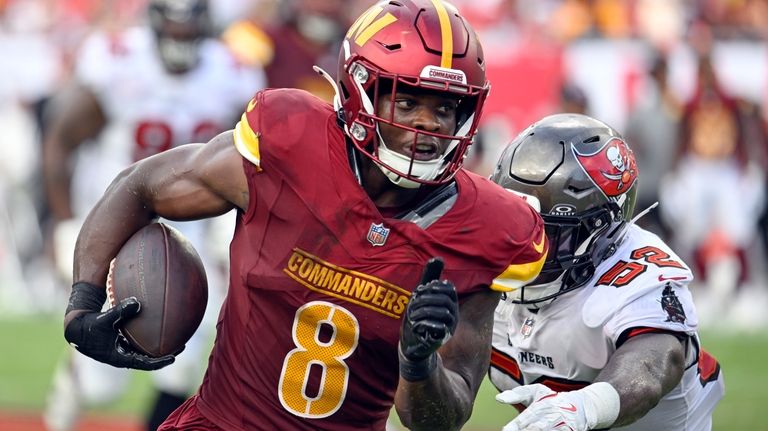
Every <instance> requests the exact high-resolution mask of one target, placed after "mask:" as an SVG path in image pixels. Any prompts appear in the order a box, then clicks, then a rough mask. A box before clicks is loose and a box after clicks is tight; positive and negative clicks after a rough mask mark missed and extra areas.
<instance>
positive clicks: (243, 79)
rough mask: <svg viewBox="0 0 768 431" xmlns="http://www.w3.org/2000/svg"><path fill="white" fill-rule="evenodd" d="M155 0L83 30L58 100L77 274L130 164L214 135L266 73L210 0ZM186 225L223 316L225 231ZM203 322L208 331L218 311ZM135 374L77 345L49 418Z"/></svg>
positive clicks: (153, 421)
mask: <svg viewBox="0 0 768 431" xmlns="http://www.w3.org/2000/svg"><path fill="white" fill-rule="evenodd" d="M148 8H149V9H148V13H149V14H148V21H149V25H148V26H142V27H133V28H129V29H127V30H125V31H122V32H119V33H106V32H97V33H95V34H93V35H92V36H91V37H90V38H89V39H88V40H86V41H85V43H84V45H83V47H82V49H81V52H80V54H79V58H78V63H77V65H76V73H75V80H74V82H73V83H72V85H70V86H69V88H66V89H64V90H63V91H62V93H61V94H60V95H58V96H57V98H56V100H54V102H53V106H52V108H51V112H50V119H49V121H50V122H49V127H48V130H47V133H46V134H45V137H44V138H45V141H44V174H45V182H46V186H47V196H48V202H49V205H50V208H51V211H52V214H53V216H54V219H55V221H56V227H55V229H54V232H55V235H54V238H53V240H54V243H55V249H56V259H57V265H58V266H59V268H61V271H62V273H65V274H68V275H69V276H70V277H71V268H72V257H71V256H72V253H73V251H74V245H75V238H76V234H77V231H78V230H79V228H80V225H81V224H82V223H83V220H84V218H85V215H86V214H87V211H88V210H89V209H90V208H91V207H92V206H93V205H94V204H95V203H96V202H97V201H98V199H99V198H100V197H101V195H102V194H103V193H104V191H105V190H106V188H107V186H108V185H109V182H110V181H111V179H112V178H113V177H114V176H115V175H116V174H117V173H118V172H120V170H122V169H124V168H125V167H127V166H128V165H130V164H131V163H133V162H135V161H138V160H141V159H144V158H146V157H149V156H152V155H154V154H157V153H160V152H163V151H166V150H169V149H171V148H173V147H176V146H178V145H180V144H184V143H188V142H206V141H208V140H209V139H210V138H212V137H213V136H215V135H216V134H218V133H219V132H221V131H223V130H226V129H229V128H231V127H232V126H233V125H234V123H235V121H236V120H237V116H238V115H239V113H240V111H241V110H242V107H243V106H244V105H245V104H246V103H247V101H248V99H247V96H244V95H247V94H249V93H251V92H253V91H256V90H257V89H260V88H262V87H263V85H264V82H263V80H264V79H263V76H262V75H261V71H260V70H257V69H247V68H244V67H242V65H240V64H239V63H238V62H237V61H236V59H235V58H234V57H233V56H232V55H231V54H230V53H229V51H228V50H227V49H226V47H225V46H224V45H223V44H222V43H220V42H219V41H217V40H215V39H213V38H212V37H211V36H212V35H211V34H210V31H209V25H210V22H209V14H208V4H207V1H205V0H177V1H171V0H152V1H150V2H149V5H148ZM230 221H231V220H230ZM223 224H224V226H225V227H223V229H227V230H228V231H227V232H226V233H224V235H229V234H230V231H231V228H232V226H229V227H226V225H227V224H228V223H226V222H224V223H223ZM176 226H177V227H178V228H180V229H181V231H182V232H183V233H184V235H185V236H186V237H187V238H189V239H190V240H191V241H192V242H193V244H195V245H196V248H197V249H198V251H199V252H200V254H201V256H203V259H204V262H205V264H206V269H207V272H208V277H209V284H210V287H211V289H210V290H211V292H210V296H211V297H212V298H213V299H212V301H211V303H210V304H209V309H210V310H209V311H210V313H212V314H211V316H215V313H216V312H217V311H218V310H217V308H218V307H217V305H216V303H217V302H220V301H217V300H216V297H217V296H218V297H221V296H222V292H220V291H219V292H217V289H218V290H221V289H222V288H223V284H224V282H225V274H223V273H222V270H225V268H226V250H225V249H224V251H223V252H222V251H221V250H218V253H217V250H215V244H217V243H218V244H221V243H224V241H217V240H214V241H211V238H209V236H210V235H214V234H215V231H214V230H212V229H211V225H210V224H209V223H205V222H193V223H180V224H177V225H176ZM212 243H213V244H214V247H212V246H211V245H210V244H212ZM221 248H222V247H221V246H220V247H219V249H221ZM222 262H223V263H222ZM201 327H204V328H206V329H207V330H209V331H210V330H212V329H213V322H208V324H207V325H206V324H203V326H201ZM211 336H212V334H211V333H210V332H206V331H205V330H201V331H198V335H196V336H195V337H194V338H193V339H192V340H191V341H190V343H189V344H188V345H187V349H186V351H185V352H184V353H183V354H182V355H180V356H179V360H178V361H177V363H176V364H175V365H174V366H173V367H169V368H167V369H166V370H163V371H161V372H158V373H154V374H153V376H152V377H153V381H154V383H155V386H156V388H157V390H158V397H157V402H156V403H155V406H154V408H153V412H152V413H151V415H150V416H151V417H150V418H149V419H148V428H149V429H155V428H156V427H157V425H159V423H161V422H162V421H163V420H164V419H165V417H166V416H167V415H168V414H169V413H170V412H171V411H173V410H174V409H175V408H176V407H178V406H179V405H180V404H181V403H182V402H183V400H184V399H186V397H188V396H189V394H190V393H191V392H192V391H193V390H194V388H195V387H196V386H197V384H198V382H199V378H200V377H201V376H202V370H201V364H202V360H203V357H202V354H203V351H202V349H203V348H204V347H205V346H206V345H207V339H208V338H210V337H211ZM128 377H129V375H128V374H127V373H126V372H125V370H119V369H116V368H112V367H108V366H105V365H104V364H101V363H98V362H96V361H93V360H91V359H89V358H87V357H85V356H83V355H81V354H79V353H77V352H76V351H75V350H74V349H73V350H72V357H71V358H67V361H66V363H65V364H62V365H61V366H60V367H59V370H58V372H57V374H56V376H55V377H54V387H53V391H52V393H51V394H50V396H49V402H48V407H47V411H46V414H45V419H46V423H47V426H48V427H49V428H50V429H52V430H68V429H72V427H73V425H74V423H75V421H76V419H77V416H78V414H79V412H80V410H81V408H82V407H84V406H88V405H93V404H95V403H107V402H110V401H112V400H114V399H115V398H116V397H117V396H119V395H120V394H121V393H122V392H123V390H124V389H126V387H127V382H128Z"/></svg>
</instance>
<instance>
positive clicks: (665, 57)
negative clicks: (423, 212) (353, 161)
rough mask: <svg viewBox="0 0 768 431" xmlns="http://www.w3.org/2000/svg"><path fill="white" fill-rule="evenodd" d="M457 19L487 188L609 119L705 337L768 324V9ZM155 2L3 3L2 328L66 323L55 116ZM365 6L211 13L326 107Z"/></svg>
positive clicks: (484, 6)
mask: <svg viewBox="0 0 768 431" xmlns="http://www.w3.org/2000/svg"><path fill="white" fill-rule="evenodd" d="M454 3H455V4H456V5H457V6H458V7H459V8H460V9H461V10H462V11H463V12H464V14H465V16H466V17H467V18H468V19H469V20H470V21H471V22H472V23H473V25H474V26H475V28H476V29H477V30H478V33H479V35H480V39H481V40H482V42H483V44H484V47H485V50H486V58H487V67H488V76H489V79H490V81H491V83H492V88H493V90H492V92H491V96H490V98H489V101H488V103H487V106H486V108H485V109H486V112H485V117H484V123H483V127H482V130H481V132H480V135H479V136H478V139H477V142H476V145H474V147H473V149H472V153H471V155H470V158H469V160H468V161H467V166H468V167H470V168H471V169H473V170H475V171H477V172H479V173H481V174H486V175H487V174H488V173H490V172H491V170H492V169H493V166H492V164H493V161H494V160H495V159H496V157H497V155H498V154H499V151H500V149H501V148H502V147H503V146H504V144H506V143H507V142H508V141H509V140H510V139H511V138H512V137H514V135H515V134H516V133H518V132H519V131H520V129H521V128H522V127H523V126H524V125H526V124H528V123H530V122H531V121H533V120H535V119H536V118H540V117H541V116H543V115H546V114H549V113H554V112H561V111H572V112H584V113H587V114H589V115H592V116H595V117H597V118H600V119H603V120H605V121H607V122H608V123H609V124H611V125H612V126H614V127H616V128H617V129H618V130H620V131H622V132H623V133H624V134H625V136H626V137H627V138H628V140H629V142H630V145H631V146H632V147H633V148H634V149H635V152H636V153H637V157H638V162H639V170H640V178H641V187H640V203H639V205H638V211H639V210H642V209H644V208H646V207H648V206H650V205H652V204H653V203H654V202H656V201H659V202H660V203H661V204H660V206H659V208H658V209H656V210H654V211H651V212H650V214H649V215H647V216H645V217H643V218H641V219H640V220H639V221H638V223H641V224H643V225H644V226H647V227H649V228H651V229H652V230H653V231H654V232H656V233H658V234H659V235H660V236H662V237H663V238H664V239H666V240H668V241H670V242H671V243H672V244H673V246H674V247H675V249H676V250H678V251H679V253H680V254H681V257H683V258H684V259H685V260H686V261H688V262H690V263H691V265H692V266H693V268H694V273H695V274H696V276H697V277H698V279H697V287H696V288H695V289H696V290H695V293H697V295H698V296H700V298H701V299H700V301H701V308H702V320H703V323H704V324H705V325H706V324H707V323H708V321H707V319H710V320H709V322H710V323H712V324H715V323H714V322H715V320H716V321H717V322H718V323H717V324H719V325H722V324H723V323H722V322H724V320H722V319H719V318H721V317H724V316H723V313H726V311H725V309H724V307H723V304H732V305H733V307H732V308H733V310H732V311H728V313H730V314H729V315H728V316H727V317H732V318H733V319H731V320H725V322H728V325H730V324H733V325H743V326H759V325H762V324H765V323H766V322H764V321H761V320H760V319H761V317H760V315H763V314H764V313H756V312H754V310H755V309H756V306H755V305H754V304H762V305H764V304H765V302H764V301H765V295H766V292H765V291H766V289H765V288H764V287H763V284H764V280H765V274H764V271H765V270H764V267H765V265H764V261H765V258H766V255H767V253H766V246H768V233H767V232H768V217H766V211H765V207H766V205H765V200H766V199H765V194H766V187H765V182H766V181H765V178H766V170H767V169H768V155H767V154H766V144H767V143H768V138H767V137H766V124H768V123H767V121H768V118H767V117H766V114H765V111H764V107H765V104H766V101H767V100H768V82H767V81H768V44H767V43H766V42H768V1H767V0H540V1H535V2H534V1H523V0H472V1H470V0H455V1H454ZM146 4H147V0H103V1H102V0H0V130H2V133H3V141H4V145H3V157H2V158H0V196H1V197H2V199H1V200H2V203H3V205H2V206H1V207H0V311H2V312H3V313H4V314H6V315H8V314H20V313H21V314H23V313H35V312H57V313H58V312H61V311H62V310H63V307H62V304H63V302H64V298H65V297H66V294H67V293H66V292H67V283H66V281H65V280H66V277H62V274H60V271H57V270H56V269H55V268H56V266H55V265H54V261H55V259H56V258H55V253H54V252H53V250H52V247H53V245H52V237H53V234H54V232H55V228H56V224H57V223H59V222H61V221H62V220H57V217H58V216H56V215H55V214H52V212H51V211H50V208H49V204H48V202H49V200H48V199H46V193H47V192H48V191H47V190H46V187H45V186H44V182H43V181H42V178H43V172H42V169H43V168H42V163H41V159H42V157H41V154H42V151H43V149H42V145H43V144H42V139H41V136H43V135H44V133H45V131H46V128H47V127H48V126H49V124H48V123H47V115H46V114H47V112H48V111H47V108H48V106H49V101H50V100H51V99H52V97H53V96H54V95H55V94H56V93H57V92H58V91H60V90H61V89H62V88H64V87H65V86H66V85H67V83H69V82H70V81H71V80H72V79H73V74H74V70H75V69H76V62H77V58H78V52H79V50H80V49H81V47H82V44H83V42H84V41H85V40H87V38H88V36H89V35H90V34H92V33H93V32H95V31H101V32H106V33H108V34H109V33H111V32H113V33H115V34H117V33H119V32H121V31H123V30H125V29H127V28H129V27H132V26H135V25H140V24H142V23H144V22H145V21H146V19H147V17H146ZM369 4H370V1H362V0H355V1H343V0H282V1H281V0H250V1H244V0H213V1H211V5H210V7H211V17H212V30H213V33H214V35H215V36H216V37H218V38H219V39H220V40H221V41H222V42H224V44H225V45H226V46H227V47H228V49H229V50H230V51H231V53H232V55H233V56H234V58H236V59H237V61H238V62H241V63H242V64H243V65H245V66H247V67H250V68H253V69H254V70H256V69H258V70H261V71H262V72H263V73H264V76H265V77H266V85H267V86H269V87H299V88H303V89H306V90H308V91H311V92H313V93H315V94H317V95H318V96H320V97H323V98H326V99H328V98H330V97H331V95H332V93H331V91H332V89H331V88H330V87H329V86H328V85H327V84H326V83H325V82H324V81H323V80H322V78H321V77H320V76H318V75H317V74H316V73H314V72H313V71H312V69H311V66H312V65H314V64H317V65H320V66H322V67H323V68H325V69H326V70H329V71H330V72H331V73H335V69H336V61H337V55H338V54H337V53H338V46H337V45H336V43H338V41H339V40H340V36H341V35H342V34H343V32H344V31H345V30H346V28H347V27H348V26H349V25H350V19H351V17H355V16H357V15H358V14H359V13H360V12H361V11H362V10H363V9H364V8H366V7H367V6H369ZM136 73H141V71H136ZM235 120H236V119H233V121H235ZM233 124H234V123H233ZM230 126H231V125H230ZM741 297H743V299H739V298H741ZM761 301H763V302H761ZM741 303H743V304H744V305H743V307H742V306H740V305H739V304H741ZM750 305H751V306H752V308H749V307H750ZM708 307H709V308H708ZM710 309H711V310H710ZM713 316H716V317H713ZM713 319H714V320H713Z"/></svg>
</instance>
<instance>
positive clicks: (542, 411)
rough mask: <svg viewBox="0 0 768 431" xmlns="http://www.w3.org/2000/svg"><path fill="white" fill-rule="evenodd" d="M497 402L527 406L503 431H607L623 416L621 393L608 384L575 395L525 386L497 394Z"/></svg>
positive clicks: (539, 385)
mask: <svg viewBox="0 0 768 431" xmlns="http://www.w3.org/2000/svg"><path fill="white" fill-rule="evenodd" d="M496 400H497V401H499V402H502V403H505V404H513V405H514V404H522V405H524V406H527V408H526V409H525V410H524V411H523V412H522V413H520V414H519V415H518V416H517V417H516V418H515V419H514V420H513V421H512V422H510V423H508V424H507V425H506V426H505V427H504V428H503V430H502V431H526V430H530V431H546V430H569V431H586V430H591V429H596V428H607V427H609V426H610V425H611V424H613V422H614V421H615V420H616V418H617V416H618V414H619V394H618V393H617V392H616V390H615V389H613V387H612V386H611V385H610V384H608V383H605V382H600V383H593V384H591V385H589V386H587V387H585V388H583V389H579V390H577V391H571V392H555V391H553V390H551V389H549V388H548V387H546V386H544V385H541V384H533V385H525V386H519V387H517V388H515V389H512V390H509V391H504V392H502V393H500V394H498V395H496Z"/></svg>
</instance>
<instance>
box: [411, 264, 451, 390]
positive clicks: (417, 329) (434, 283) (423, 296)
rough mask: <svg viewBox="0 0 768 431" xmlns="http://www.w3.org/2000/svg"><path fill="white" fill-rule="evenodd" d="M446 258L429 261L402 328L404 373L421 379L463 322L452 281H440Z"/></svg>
mask: <svg viewBox="0 0 768 431" xmlns="http://www.w3.org/2000/svg"><path fill="white" fill-rule="evenodd" d="M442 271H443V261H442V260H441V259H440V258H433V259H431V260H430V261H429V262H427V265H426V267H425V268H424V274H423V276H422V279H421V283H420V284H419V286H418V287H417V288H416V289H415V290H414V291H413V294H412V296H411V300H410V301H409V302H408V306H407V308H406V311H405V316H404V318H403V326H402V328H401V330H400V356H401V358H400V374H401V375H402V376H403V377H404V378H405V379H406V380H410V381H414V380H421V379H424V378H426V377H427V376H428V375H429V372H431V371H432V369H434V367H435V366H436V358H435V351H437V349H438V348H440V346H442V345H443V344H445V342H446V341H448V339H449V338H450V337H451V335H453V333H454V331H455V330H456V325H457V324H458V322H459V299H458V295H457V294H456V288H455V287H454V285H453V283H451V282H450V281H448V280H442V281H441V280H439V277H440V273H441V272H442Z"/></svg>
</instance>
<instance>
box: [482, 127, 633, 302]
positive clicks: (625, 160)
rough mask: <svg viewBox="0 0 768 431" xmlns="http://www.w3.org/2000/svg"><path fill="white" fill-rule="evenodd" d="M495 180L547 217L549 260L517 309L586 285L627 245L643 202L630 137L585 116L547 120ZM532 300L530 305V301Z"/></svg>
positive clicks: (502, 164) (509, 151) (517, 142)
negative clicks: (630, 224) (635, 214)
mask: <svg viewBox="0 0 768 431" xmlns="http://www.w3.org/2000/svg"><path fill="white" fill-rule="evenodd" d="M491 180H493V181H494V182H496V183H497V184H499V185H501V186H502V187H504V188H506V189H509V190H511V191H513V192H515V193H517V194H519V195H522V196H523V197H525V198H526V199H527V200H528V202H529V203H531V205H533V206H534V207H536V208H537V209H538V210H539V212H540V213H541V215H542V218H543V219H544V224H545V230H546V232H547V237H548V239H549V247H550V249H549V254H548V255H547V260H546V262H545V263H544V267H543V269H542V272H541V274H540V275H539V277H538V278H537V279H536V280H534V281H533V282H532V283H531V284H530V285H528V286H526V287H527V288H528V289H527V290H528V294H526V287H523V288H522V289H520V290H519V291H518V292H517V294H516V296H515V297H514V298H512V300H513V302H517V303H523V304H535V303H539V302H542V301H546V300H550V299H552V298H555V297H557V296H559V295H561V294H563V293H565V292H568V291H571V290H573V289H576V288H578V287H580V286H582V285H583V284H584V283H586V282H587V281H588V280H589V279H590V278H591V277H592V275H593V274H594V271H595V267H596V266H597V265H598V264H599V263H600V262H602V261H603V260H604V259H606V258H607V257H608V256H610V255H611V254H612V253H613V252H614V251H615V249H616V247H617V246H618V245H619V243H620V242H621V241H622V240H623V237H624V234H625V232H626V228H627V226H628V222H629V221H630V219H631V217H632V213H633V211H634V206H635V197H636V195H637V163H636V162H635V156H634V154H633V153H632V150H630V148H629V146H628V145H627V143H626V142H625V141H624V138H622V137H621V135H620V134H619V133H618V132H616V130H614V129H613V128H611V127H610V126H608V125H607V124H605V123H603V122H601V121H598V120H595V119H594V118H591V117H588V116H586V115H580V114H558V115H551V116H549V117H545V118H543V119H542V120H540V121H538V122H536V123H534V124H533V125H531V126H530V127H528V128H527V129H526V130H524V131H523V132H522V133H520V134H519V135H518V136H517V137H516V138H515V139H514V140H513V141H512V142H511V143H510V144H509V145H508V146H507V147H506V149H505V150H504V153H503V154H502V155H501V158H500V159H499V162H498V165H497V166H496V170H495V172H494V173H493V175H492V176H491ZM526 296H527V298H526Z"/></svg>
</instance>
